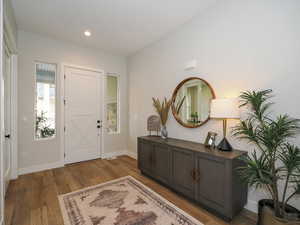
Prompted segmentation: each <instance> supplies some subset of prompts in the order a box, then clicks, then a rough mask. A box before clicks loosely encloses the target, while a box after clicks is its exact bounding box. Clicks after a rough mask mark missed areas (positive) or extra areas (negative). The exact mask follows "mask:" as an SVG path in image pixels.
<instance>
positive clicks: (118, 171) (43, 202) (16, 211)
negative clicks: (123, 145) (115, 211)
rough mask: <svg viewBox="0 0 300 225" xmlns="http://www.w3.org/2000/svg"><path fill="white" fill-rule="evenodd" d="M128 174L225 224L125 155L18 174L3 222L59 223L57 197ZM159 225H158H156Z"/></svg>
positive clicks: (239, 223) (203, 217)
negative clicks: (164, 184)
mask: <svg viewBox="0 0 300 225" xmlns="http://www.w3.org/2000/svg"><path fill="white" fill-rule="evenodd" d="M127 175H130V176H132V177H134V178H136V179H137V180H139V181H141V182H142V183H144V184H145V185H146V186H148V187H150V188H151V189H152V190H154V191H155V192H157V193H159V194H160V195H162V196H163V197H164V198H166V199H168V200H169V201H170V202H172V203H173V204H175V205H176V206H178V207H179V208H181V209H183V210H184V211H186V212H187V213H189V214H190V215H192V216H194V217H195V218H196V219H198V220H199V221H201V222H202V223H203V224H205V225H225V224H228V223H226V222H224V221H222V220H221V219H219V218H217V217H216V216H214V215H212V214H211V213H209V212H207V211H206V210H204V209H202V208H201V207H199V206H197V205H196V204H193V203H191V202H189V201H188V200H186V199H185V198H183V197H181V196H179V195H177V194H175V193H174V192H172V191H170V190H169V189H167V188H165V187H163V186H161V185H159V184H158V183H156V182H154V181H153V180H151V179H149V178H147V177H145V176H143V175H141V174H140V171H139V170H138V169H137V161H136V160H135V159H132V158H130V157H127V156H121V157H118V158H117V159H114V160H101V159H97V160H92V161H87V162H81V163H76V164H71V165H67V166H65V167H63V168H58V169H52V170H47V171H43V172H38V173H32V174H28V175H23V176H20V177H19V178H18V179H17V180H14V181H11V183H10V185H9V188H8V192H7V195H6V200H5V202H6V211H5V225H63V220H62V216H61V213H60V208H59V204H58V199H57V196H58V195H60V194H64V193H68V192H72V191H75V190H78V189H81V188H84V187H88V186H91V185H96V184H99V183H102V182H105V181H109V180H112V179H116V178H119V177H122V176H127ZM254 218H255V216H254V215H252V213H250V212H248V211H246V210H245V211H243V212H242V213H241V214H240V215H239V216H237V217H236V218H235V219H234V220H233V221H232V222H231V223H230V224H234V225H255V221H254ZM159 225H162V224H159Z"/></svg>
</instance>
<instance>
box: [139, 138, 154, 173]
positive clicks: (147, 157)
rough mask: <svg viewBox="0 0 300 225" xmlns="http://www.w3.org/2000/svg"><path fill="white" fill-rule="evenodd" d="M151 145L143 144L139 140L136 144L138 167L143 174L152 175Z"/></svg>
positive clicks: (149, 143) (148, 143)
mask: <svg viewBox="0 0 300 225" xmlns="http://www.w3.org/2000/svg"><path fill="white" fill-rule="evenodd" d="M153 150H154V147H153V144H152V143H151V142H146V141H145V142H144V141H142V140H139V142H138V159H139V161H138V166H139V169H140V170H142V171H143V172H145V173H147V174H149V175H152V171H153V168H152V164H153Z"/></svg>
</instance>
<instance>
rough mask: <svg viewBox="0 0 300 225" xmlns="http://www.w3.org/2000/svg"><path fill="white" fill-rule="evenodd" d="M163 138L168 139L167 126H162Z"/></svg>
mask: <svg viewBox="0 0 300 225" xmlns="http://www.w3.org/2000/svg"><path fill="white" fill-rule="evenodd" d="M161 137H162V138H163V139H167V138H168V131H167V127H166V126H162V129H161Z"/></svg>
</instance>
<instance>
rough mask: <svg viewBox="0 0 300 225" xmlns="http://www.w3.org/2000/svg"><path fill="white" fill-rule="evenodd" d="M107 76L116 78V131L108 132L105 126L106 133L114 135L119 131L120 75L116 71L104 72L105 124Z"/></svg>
mask: <svg viewBox="0 0 300 225" xmlns="http://www.w3.org/2000/svg"><path fill="white" fill-rule="evenodd" d="M108 76H111V77H116V78H117V131H112V132H109V131H108V128H107V127H106V131H107V134H108V135H116V134H120V133H121V126H120V125H121V115H120V105H121V104H120V99H121V98H120V75H119V74H117V73H109V72H108V73H106V75H105V124H107V104H108V101H107V78H108Z"/></svg>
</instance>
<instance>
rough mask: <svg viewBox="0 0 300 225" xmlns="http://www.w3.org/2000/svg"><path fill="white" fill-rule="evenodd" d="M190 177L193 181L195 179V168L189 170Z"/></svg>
mask: <svg viewBox="0 0 300 225" xmlns="http://www.w3.org/2000/svg"><path fill="white" fill-rule="evenodd" d="M191 177H192V178H193V181H195V179H196V177H195V169H192V171H191Z"/></svg>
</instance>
